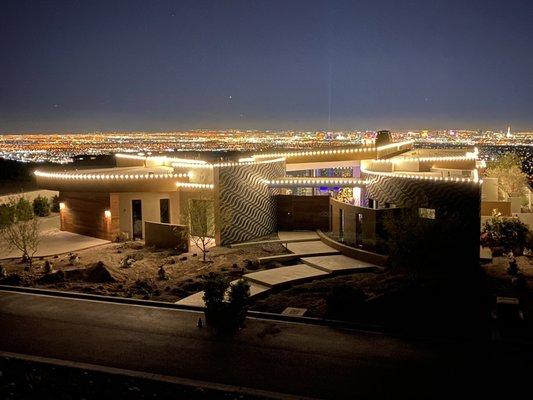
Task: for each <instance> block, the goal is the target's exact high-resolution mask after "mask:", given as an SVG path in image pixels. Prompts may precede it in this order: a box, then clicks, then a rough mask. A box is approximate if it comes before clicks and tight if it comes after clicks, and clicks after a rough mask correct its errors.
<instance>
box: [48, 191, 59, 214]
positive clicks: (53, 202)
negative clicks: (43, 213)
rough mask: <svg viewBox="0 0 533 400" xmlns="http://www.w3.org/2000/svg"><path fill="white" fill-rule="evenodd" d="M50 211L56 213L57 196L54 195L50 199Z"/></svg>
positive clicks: (57, 207)
mask: <svg viewBox="0 0 533 400" xmlns="http://www.w3.org/2000/svg"><path fill="white" fill-rule="evenodd" d="M50 211H52V212H54V213H58V212H59V211H60V210H59V196H58V195H57V194H56V195H54V196H53V197H52V201H51V206H50Z"/></svg>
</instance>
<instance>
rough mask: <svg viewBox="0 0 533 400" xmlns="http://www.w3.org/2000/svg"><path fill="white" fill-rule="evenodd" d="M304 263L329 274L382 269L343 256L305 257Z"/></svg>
mask: <svg viewBox="0 0 533 400" xmlns="http://www.w3.org/2000/svg"><path fill="white" fill-rule="evenodd" d="M302 262H303V263H304V264H307V265H310V266H311V267H314V268H318V269H320V270H322V271H325V272H329V273H333V272H341V271H358V272H363V271H375V270H377V269H381V267H378V266H376V265H374V264H370V263H366V262H364V261H360V260H356V259H354V258H350V257H347V256H345V255H342V254H336V255H332V256H319V257H304V258H302Z"/></svg>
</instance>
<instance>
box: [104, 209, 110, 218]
mask: <svg viewBox="0 0 533 400" xmlns="http://www.w3.org/2000/svg"><path fill="white" fill-rule="evenodd" d="M104 216H105V217H106V218H111V211H109V210H105V211H104Z"/></svg>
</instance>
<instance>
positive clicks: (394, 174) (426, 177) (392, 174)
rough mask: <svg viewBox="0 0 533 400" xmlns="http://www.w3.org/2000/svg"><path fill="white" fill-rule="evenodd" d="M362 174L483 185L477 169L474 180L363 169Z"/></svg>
mask: <svg viewBox="0 0 533 400" xmlns="http://www.w3.org/2000/svg"><path fill="white" fill-rule="evenodd" d="M361 172H363V173H365V174H368V175H376V176H388V177H392V178H405V179H417V180H425V181H439V182H453V183H475V184H482V183H483V180H482V179H479V174H478V172H477V169H475V170H474V178H473V179H471V178H457V177H451V176H450V177H444V176H430V175H416V174H409V173H398V172H377V171H370V170H368V169H364V168H361Z"/></svg>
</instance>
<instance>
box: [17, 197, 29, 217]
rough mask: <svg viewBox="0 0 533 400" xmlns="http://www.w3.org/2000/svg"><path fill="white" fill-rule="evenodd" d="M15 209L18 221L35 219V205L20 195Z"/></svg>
mask: <svg viewBox="0 0 533 400" xmlns="http://www.w3.org/2000/svg"><path fill="white" fill-rule="evenodd" d="M14 209H15V217H16V219H17V221H29V220H30V219H33V216H34V214H33V207H32V205H31V204H30V202H29V201H28V200H27V199H25V198H24V197H19V199H18V200H17V201H16V202H15V203H14Z"/></svg>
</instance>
